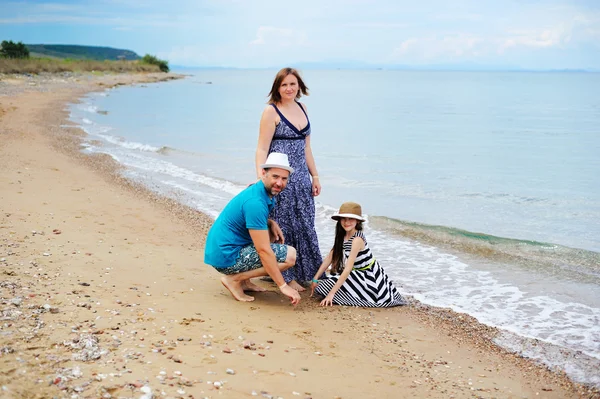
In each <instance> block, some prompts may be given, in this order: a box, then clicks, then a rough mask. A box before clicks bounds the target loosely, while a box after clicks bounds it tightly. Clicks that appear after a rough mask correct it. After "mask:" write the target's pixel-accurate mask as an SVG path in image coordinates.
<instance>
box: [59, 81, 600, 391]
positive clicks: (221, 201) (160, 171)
mask: <svg viewBox="0 0 600 399" xmlns="http://www.w3.org/2000/svg"><path fill="white" fill-rule="evenodd" d="M185 73H187V74H188V76H187V77H186V78H185V79H182V80H177V81H172V82H168V83H158V84H140V85H136V86H132V87H119V88H115V89H111V90H107V91H104V92H99V93H92V94H90V95H88V96H86V97H84V98H83V99H82V102H81V103H78V104H72V105H71V106H70V109H71V117H70V119H71V121H72V122H74V123H75V124H77V125H79V126H81V127H82V128H83V129H84V130H85V131H86V132H87V133H88V136H87V138H86V139H85V142H84V147H85V149H84V150H85V151H87V152H90V153H106V154H109V155H111V156H112V157H113V158H114V159H115V160H117V161H118V162H120V163H121V164H123V165H124V166H125V167H126V169H125V171H124V172H123V173H124V174H125V175H126V176H127V177H129V178H132V179H134V180H136V181H139V182H142V183H143V184H145V185H147V186H148V187H149V188H151V189H152V190H155V191H157V192H159V193H161V194H164V195H168V196H171V197H173V198H176V199H177V200H179V201H181V202H184V203H186V204H188V205H190V206H192V207H195V208H196V209H198V210H200V211H202V212H204V213H206V214H207V215H209V216H211V217H213V218H214V217H216V216H217V215H218V214H219V212H220V211H221V209H222V208H223V207H224V205H225V204H226V203H227V202H228V201H229V199H231V198H232V197H233V196H234V195H235V194H237V193H238V192H240V191H241V190H242V189H243V188H245V187H246V186H247V185H248V184H249V183H251V182H253V181H254V180H255V173H256V172H255V168H254V151H255V149H256V142H257V138H258V125H259V119H260V115H261V112H262V110H263V109H264V107H265V102H266V100H267V94H268V92H269V90H270V87H271V84H272V80H273V77H274V75H275V73H276V71H271V70H196V71H191V72H190V71H186V72H185ZM303 77H304V79H305V81H306V84H307V85H308V87H309V89H310V94H311V95H310V96H308V97H303V98H302V99H301V101H302V102H304V103H305V104H306V105H307V107H308V114H309V117H310V121H311V126H312V136H311V144H312V149H313V153H314V156H315V159H316V163H317V167H318V171H319V176H320V180H321V183H322V186H323V191H322V194H321V195H320V196H319V197H317V204H316V210H317V216H316V228H317V233H318V236H319V241H320V247H321V251H322V252H323V253H326V252H327V251H328V250H329V249H330V247H331V245H332V242H333V231H334V222H332V221H331V219H330V216H331V214H333V213H334V212H335V211H336V210H337V207H338V206H339V205H340V204H341V203H342V202H344V201H350V200H351V201H356V202H359V203H361V204H362V206H363V211H364V212H365V213H366V214H367V217H368V223H367V229H366V235H367V239H368V241H369V244H370V246H371V248H372V249H373V251H374V254H375V256H376V257H377V258H378V260H379V261H380V263H381V264H382V266H383V267H384V268H385V270H386V271H387V272H388V273H389V274H390V276H391V277H392V278H393V280H394V281H395V283H396V285H397V287H398V288H399V290H400V291H401V292H402V293H403V294H405V295H411V296H413V297H415V298H416V299H418V300H420V301H422V302H423V303H426V304H430V305H434V306H441V307H449V308H452V309H453V310H455V311H458V312H465V313H468V314H470V315H472V316H474V317H476V318H477V319H478V320H479V321H480V322H482V323H485V324H488V325H492V326H496V327H498V328H500V329H501V331H502V333H501V334H500V335H499V336H498V338H497V339H496V341H497V343H498V344H500V345H502V346H504V347H506V348H508V349H510V350H514V351H517V352H519V353H521V354H523V355H524V356H528V357H533V358H536V359H538V360H540V361H542V362H544V363H546V364H547V365H549V366H551V367H558V368H560V369H562V370H565V371H566V372H567V373H568V374H569V375H570V376H571V377H572V378H573V379H574V380H576V381H580V382H584V383H588V384H592V385H595V386H599V387H600V373H598V369H599V368H600V96H598V94H597V93H600V74H594V73H534V72H441V71H440V72H436V71H428V72H419V71H386V70H327V71H317V70H306V71H304V72H303Z"/></svg>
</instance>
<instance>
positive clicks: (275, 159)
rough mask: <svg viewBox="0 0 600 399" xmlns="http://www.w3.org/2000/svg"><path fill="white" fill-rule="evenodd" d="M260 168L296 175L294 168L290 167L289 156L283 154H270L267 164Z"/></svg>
mask: <svg viewBox="0 0 600 399" xmlns="http://www.w3.org/2000/svg"><path fill="white" fill-rule="evenodd" d="M260 167H261V168H263V169H269V168H279V169H284V170H287V171H288V172H290V173H294V168H292V167H291V166H290V161H288V156H287V154H282V153H280V152H272V153H270V154H269V156H268V157H267V160H266V161H265V163H264V164H262V165H260Z"/></svg>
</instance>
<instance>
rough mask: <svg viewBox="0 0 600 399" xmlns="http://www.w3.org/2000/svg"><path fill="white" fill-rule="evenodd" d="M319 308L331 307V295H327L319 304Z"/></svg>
mask: <svg viewBox="0 0 600 399" xmlns="http://www.w3.org/2000/svg"><path fill="white" fill-rule="evenodd" d="M320 305H321V306H333V295H327V296H326V297H325V299H323V300H322V301H321V303H320Z"/></svg>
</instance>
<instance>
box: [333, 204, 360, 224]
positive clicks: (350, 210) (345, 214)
mask: <svg viewBox="0 0 600 399" xmlns="http://www.w3.org/2000/svg"><path fill="white" fill-rule="evenodd" d="M331 218H332V219H333V220H340V218H352V219H356V220H360V221H361V222H364V221H365V220H366V219H365V218H363V217H362V208H361V207H360V204H357V203H356V202H344V203H343V204H342V206H340V210H339V211H338V213H336V214H335V215H333V216H331Z"/></svg>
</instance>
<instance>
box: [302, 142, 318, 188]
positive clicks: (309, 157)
mask: <svg viewBox="0 0 600 399" xmlns="http://www.w3.org/2000/svg"><path fill="white" fill-rule="evenodd" d="M304 152H305V154H306V165H307V166H308V171H309V172H310V175H311V176H312V195H313V196H314V197H316V196H318V195H319V194H321V181H320V180H319V173H318V172H317V166H316V164H315V157H314V156H313V153H312V148H311V147H310V135H308V136H306V149H305V150H304Z"/></svg>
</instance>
